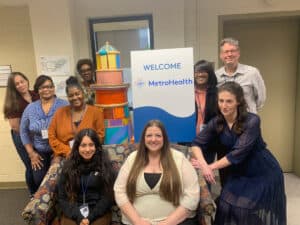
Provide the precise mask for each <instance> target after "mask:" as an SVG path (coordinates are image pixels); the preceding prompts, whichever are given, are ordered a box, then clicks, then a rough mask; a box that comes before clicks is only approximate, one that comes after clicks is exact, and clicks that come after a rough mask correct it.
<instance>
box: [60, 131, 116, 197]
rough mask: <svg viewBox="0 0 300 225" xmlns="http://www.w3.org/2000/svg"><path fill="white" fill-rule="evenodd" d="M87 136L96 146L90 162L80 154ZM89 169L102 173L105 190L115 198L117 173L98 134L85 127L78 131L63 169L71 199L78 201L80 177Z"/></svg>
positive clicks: (66, 187)
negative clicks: (80, 147) (83, 140)
mask: <svg viewBox="0 0 300 225" xmlns="http://www.w3.org/2000/svg"><path fill="white" fill-rule="evenodd" d="M85 136H87V137H89V138H90V139H91V140H92V141H93V142H94V144H95V148H96V151H95V154H94V155H93V157H92V159H91V160H89V161H88V162H86V161H85V160H84V159H83V158H82V157H81V156H80V154H79V146H80V144H81V142H82V139H83V138H84V137H85ZM87 171H88V172H93V171H97V172H99V173H100V178H101V179H102V183H103V187H104V191H105V193H106V195H107V196H109V197H111V199H113V184H114V181H115V177H116V176H115V175H116V174H115V173H114V171H113V168H112V165H111V163H110V160H109V157H108V154H107V152H106V151H103V150H102V147H101V142H100V139H99V137H98V134H97V133H96V131H95V130H93V129H90V128H88V129H83V130H81V131H79V132H78V133H77V135H76V136H75V140H74V144H73V147H72V152H71V154H70V157H69V158H68V159H67V160H66V162H65V163H64V166H63V169H62V174H63V175H64V176H65V178H66V182H65V184H64V186H65V191H66V193H67V194H68V198H69V200H70V201H72V202H75V201H76V199H77V193H78V192H79V191H80V177H81V175H82V174H83V173H86V172H87Z"/></svg>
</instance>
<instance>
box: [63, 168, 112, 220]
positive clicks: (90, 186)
mask: <svg viewBox="0 0 300 225" xmlns="http://www.w3.org/2000/svg"><path fill="white" fill-rule="evenodd" d="M81 180H83V181H84V182H83V183H84V189H86V194H85V203H87V204H88V206H89V211H90V213H89V216H88V217H87V218H88V219H89V221H90V223H92V222H93V221H94V220H96V219H97V218H99V217H101V216H103V215H104V214H105V213H106V212H107V211H108V210H110V208H111V206H112V204H113V202H112V200H111V199H110V198H109V197H107V196H106V195H105V193H104V190H103V188H104V187H103V183H102V178H101V174H100V173H99V172H96V171H94V172H91V173H87V174H82V175H81ZM87 181H88V182H87ZM65 183H66V178H65V176H64V174H63V173H62V174H61V176H60V179H59V181H58V203H59V206H60V208H61V209H62V211H63V213H64V215H65V216H66V217H68V218H70V219H72V220H75V221H76V222H77V223H78V224H80V221H81V220H82V219H83V216H82V215H81V213H80V211H79V207H80V206H81V205H82V204H83V191H82V187H81V184H78V185H79V187H78V193H77V199H76V200H75V202H71V201H70V200H69V198H68V195H67V193H66V190H65Z"/></svg>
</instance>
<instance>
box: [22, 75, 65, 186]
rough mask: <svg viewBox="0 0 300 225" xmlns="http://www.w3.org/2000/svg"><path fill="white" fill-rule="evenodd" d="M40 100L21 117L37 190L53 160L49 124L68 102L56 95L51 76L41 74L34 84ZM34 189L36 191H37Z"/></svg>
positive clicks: (30, 106) (23, 136) (30, 105)
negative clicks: (58, 110) (57, 111)
mask: <svg viewBox="0 0 300 225" xmlns="http://www.w3.org/2000/svg"><path fill="white" fill-rule="evenodd" d="M34 91H36V92H37V93H38V94H39V96H40V100H38V101H35V102H32V103H30V104H29V105H28V106H27V107H26V109H25V111H24V113H23V115H22V119H21V126H20V133H21V140H22V143H23V145H24V146H25V149H26V151H27V154H28V156H29V158H30V161H31V168H32V174H33V180H34V183H35V186H36V190H37V188H38V187H39V185H40V183H41V182H42V180H43V178H44V176H45V174H46V172H47V170H48V168H49V166H50V162H51V156H52V149H51V147H50V145H49V141H48V126H49V123H50V121H51V119H52V116H53V115H54V113H55V111H56V110H57V109H58V108H59V107H62V106H65V105H67V104H68V102H67V101H65V100H63V99H59V98H57V97H56V95H55V88H54V83H53V80H52V78H51V77H49V76H46V75H40V76H39V77H38V78H37V79H36V81H35V84H34ZM36 190H34V192H36Z"/></svg>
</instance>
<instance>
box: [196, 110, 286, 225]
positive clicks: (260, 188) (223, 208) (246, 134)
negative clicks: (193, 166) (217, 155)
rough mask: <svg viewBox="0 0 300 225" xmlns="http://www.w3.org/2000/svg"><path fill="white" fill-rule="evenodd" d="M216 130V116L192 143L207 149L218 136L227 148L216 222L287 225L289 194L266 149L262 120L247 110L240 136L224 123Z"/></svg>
mask: <svg viewBox="0 0 300 225" xmlns="http://www.w3.org/2000/svg"><path fill="white" fill-rule="evenodd" d="M223 127H224V128H223V130H222V131H221V132H220V133H218V132H217V118H214V119H212V120H211V121H210V122H209V123H208V125H207V127H206V128H205V129H204V130H203V132H201V134H200V135H198V136H197V137H196V138H195V140H194V141H193V143H192V146H199V147H200V148H201V149H202V151H204V152H205V151H207V146H208V145H209V143H210V142H211V141H212V140H213V139H214V138H215V137H216V136H219V138H220V141H221V143H222V144H223V145H225V146H226V148H227V154H226V157H227V159H228V160H229V161H230V163H231V165H230V171H231V172H230V175H229V177H228V180H227V182H226V183H225V185H224V187H223V189H222V191H221V195H220V200H219V202H218V206H217V212H216V218H215V224H216V225H254V224H255V225H286V197H285V190H284V179H283V174H282V170H281V168H280V166H279V164H278V162H277V160H276V159H275V158H274V156H273V155H272V154H271V152H270V151H269V150H267V149H266V144H265V142H264V140H263V139H262V136H261V130H260V119H259V117H258V116H257V115H255V114H252V113H248V116H247V119H246V122H245V124H244V131H243V133H242V134H241V135H237V134H236V133H234V132H233V131H232V130H231V129H229V127H228V126H227V123H226V122H224V126H223Z"/></svg>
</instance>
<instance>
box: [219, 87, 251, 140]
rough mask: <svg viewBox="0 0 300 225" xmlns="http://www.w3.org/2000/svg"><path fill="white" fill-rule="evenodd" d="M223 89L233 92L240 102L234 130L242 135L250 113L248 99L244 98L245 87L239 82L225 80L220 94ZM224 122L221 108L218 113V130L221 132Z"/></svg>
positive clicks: (220, 88)
mask: <svg viewBox="0 0 300 225" xmlns="http://www.w3.org/2000/svg"><path fill="white" fill-rule="evenodd" d="M223 91H227V92H229V93H231V94H232V95H234V96H235V98H236V100H237V102H238V103H239V105H238V106H237V118H236V122H235V123H234V124H233V127H232V130H233V131H234V132H235V133H236V134H238V135H240V134H242V133H243V131H244V123H245V121H246V118H247V114H248V112H247V108H248V106H247V103H246V100H245V98H244V92H243V89H242V87H241V86H240V85H239V84H238V83H236V82H234V81H229V82H225V83H224V84H222V85H221V86H220V87H219V89H218V94H220V93H221V92H223ZM224 123H225V118H224V116H223V115H222V113H221V112H220V109H219V110H218V114H217V131H218V132H221V131H222V130H223V129H224Z"/></svg>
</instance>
